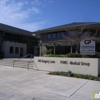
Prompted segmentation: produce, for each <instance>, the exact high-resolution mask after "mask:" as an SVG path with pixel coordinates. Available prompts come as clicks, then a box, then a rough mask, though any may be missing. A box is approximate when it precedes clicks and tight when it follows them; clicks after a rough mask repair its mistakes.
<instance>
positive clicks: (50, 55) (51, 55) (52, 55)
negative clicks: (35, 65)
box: [47, 54, 65, 57]
mask: <svg viewBox="0 0 100 100" xmlns="http://www.w3.org/2000/svg"><path fill="white" fill-rule="evenodd" d="M47 57H65V55H54V54H49V55H47Z"/></svg>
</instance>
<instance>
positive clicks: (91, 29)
mask: <svg viewBox="0 0 100 100" xmlns="http://www.w3.org/2000/svg"><path fill="white" fill-rule="evenodd" d="M77 30H78V31H77ZM75 31H77V33H78V32H80V34H79V33H78V34H79V35H82V34H85V35H88V36H89V35H90V34H92V36H93V34H95V33H96V32H97V33H98V34H99V33H100V23H97V22H77V23H70V24H66V25H61V26H56V27H52V28H47V29H43V30H38V31H35V32H33V34H35V35H36V37H38V38H40V40H41V41H42V51H43V50H45V49H50V48H51V49H52V50H53V52H52V53H54V54H67V53H69V52H70V49H71V48H70V47H71V44H70V43H71V39H70V40H69V41H68V38H66V37H68V36H69V35H70V36H71V35H72V33H74V32H75ZM75 34H76V33H75ZM63 35H64V36H65V38H64V36H63ZM75 39H77V38H76V37H75ZM84 39H85V38H84ZM78 42H79V41H78ZM75 49H76V45H73V52H75V51H76V50H75ZM96 51H98V52H100V44H99V43H96ZM78 52H79V49H78Z"/></svg>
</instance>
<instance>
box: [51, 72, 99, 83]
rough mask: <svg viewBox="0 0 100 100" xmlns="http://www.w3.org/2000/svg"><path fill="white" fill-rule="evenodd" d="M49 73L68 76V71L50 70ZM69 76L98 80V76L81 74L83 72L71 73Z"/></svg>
mask: <svg viewBox="0 0 100 100" xmlns="http://www.w3.org/2000/svg"><path fill="white" fill-rule="evenodd" d="M49 74H50V75H60V76H68V73H67V72H63V71H61V72H60V71H55V72H50V73H49ZM70 77H76V78H83V79H89V80H95V81H100V77H97V76H92V75H83V74H76V73H71V76H70Z"/></svg>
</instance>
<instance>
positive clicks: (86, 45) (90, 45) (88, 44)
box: [80, 40, 95, 55]
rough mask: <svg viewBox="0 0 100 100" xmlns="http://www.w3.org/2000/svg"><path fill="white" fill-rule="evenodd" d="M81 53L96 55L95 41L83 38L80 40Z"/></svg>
mask: <svg viewBox="0 0 100 100" xmlns="http://www.w3.org/2000/svg"><path fill="white" fill-rule="evenodd" d="M80 54H82V55H95V41H92V40H83V41H81V42H80Z"/></svg>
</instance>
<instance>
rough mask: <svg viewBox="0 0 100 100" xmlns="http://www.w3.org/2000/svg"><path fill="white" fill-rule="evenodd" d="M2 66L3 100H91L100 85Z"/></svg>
mask: <svg viewBox="0 0 100 100" xmlns="http://www.w3.org/2000/svg"><path fill="white" fill-rule="evenodd" d="M47 73H48V72H45V71H36V70H29V71H28V70H27V69H23V68H12V67H9V66H0V100H92V99H91V95H92V93H93V92H94V91H95V92H96V93H99V92H100V82H98V81H90V80H84V79H77V78H70V77H63V76H53V75H48V74H47Z"/></svg>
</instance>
